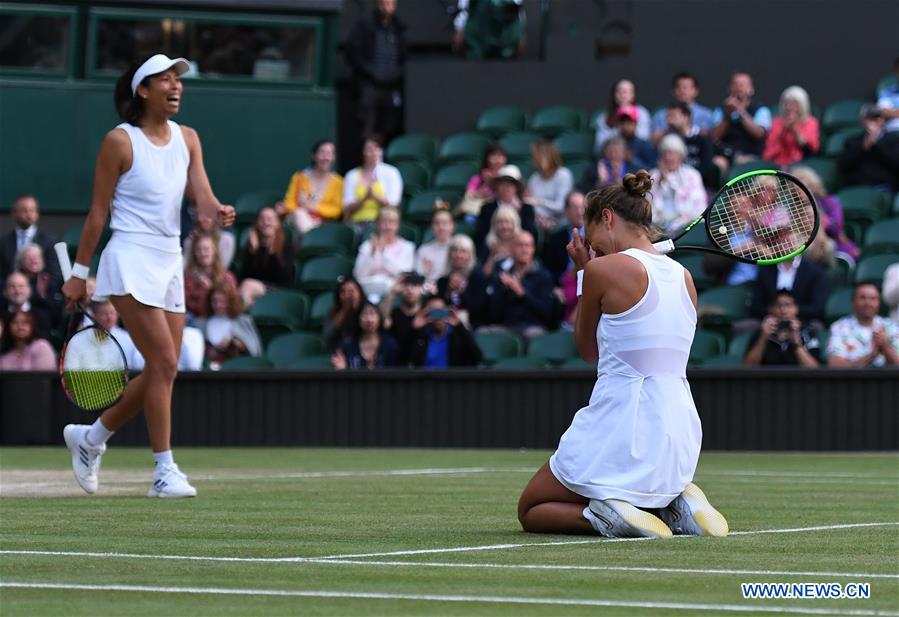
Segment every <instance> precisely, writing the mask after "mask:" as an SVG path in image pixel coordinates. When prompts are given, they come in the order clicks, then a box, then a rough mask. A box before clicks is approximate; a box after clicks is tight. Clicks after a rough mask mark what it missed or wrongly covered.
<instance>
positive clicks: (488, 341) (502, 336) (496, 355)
mask: <svg viewBox="0 0 899 617" xmlns="http://www.w3.org/2000/svg"><path fill="white" fill-rule="evenodd" d="M474 340H475V342H476V343H477V344H478V348H480V350H481V353H482V354H483V360H482V362H483V363H484V364H486V365H488V366H490V365H493V364H496V363H497V362H498V361H499V360H501V359H503V358H514V357H516V356H520V355H521V340H520V339H519V338H518V337H517V336H516V335H514V334H512V333H511V332H480V333H475V335H474Z"/></svg>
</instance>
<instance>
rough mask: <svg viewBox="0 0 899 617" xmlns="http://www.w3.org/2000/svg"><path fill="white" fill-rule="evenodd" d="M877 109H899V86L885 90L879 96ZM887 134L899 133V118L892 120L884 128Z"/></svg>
mask: <svg viewBox="0 0 899 617" xmlns="http://www.w3.org/2000/svg"><path fill="white" fill-rule="evenodd" d="M877 109H891V110H892V109H899V85H895V86H892V87H890V88H884V89H883V90H881V91H880V92H879V93H878V94H877ZM883 130H884V131H886V132H887V133H890V132H892V131H899V118H890V119H889V120H887V122H886V124H885V125H884V127H883Z"/></svg>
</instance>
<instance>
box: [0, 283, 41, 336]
mask: <svg viewBox="0 0 899 617" xmlns="http://www.w3.org/2000/svg"><path fill="white" fill-rule="evenodd" d="M18 311H22V312H23V313H31V314H32V315H34V320H35V322H36V323H37V335H38V336H39V337H41V338H49V336H50V328H51V327H52V326H53V314H52V312H51V310H50V308H49V307H48V306H47V304H46V303H45V302H44V301H43V300H41V299H40V298H35V297H34V296H32V295H31V285H29V284H28V278H27V277H26V276H25V275H24V274H22V273H21V272H13V273H12V274H10V275H9V276H7V277H6V279H4V285H3V297H2V298H0V321H3V322H6V321H7V320H8V319H9V318H10V316H12V314H13V313H16V312H18Z"/></svg>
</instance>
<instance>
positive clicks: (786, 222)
mask: <svg viewBox="0 0 899 617" xmlns="http://www.w3.org/2000/svg"><path fill="white" fill-rule="evenodd" d="M702 221H705V231H706V235H707V236H708V237H709V240H710V241H711V246H710V247H709V246H683V245H680V244H678V240H680V239H681V238H683V237H684V236H685V235H686V234H687V233H688V232H689V231H690V230H691V229H693V228H694V227H696V226H697V225H698V224H699V223H700V222H702ZM819 222H820V219H819V216H818V207H817V205H816V204H815V198H814V197H813V196H812V194H811V192H810V191H809V190H808V189H807V188H806V187H805V185H804V184H802V182H800V181H799V180H797V179H796V178H794V177H793V176H791V175H790V174H787V173H784V172H782V171H777V170H774V169H760V170H757V171H750V172H748V173H745V174H742V175H739V176H737V177H736V178H734V179H733V180H731V181H730V182H728V183H727V184H725V185H724V186H723V187H722V188H721V190H719V191H718V194H717V195H715V198H714V199H713V200H712V203H711V205H710V206H709V207H708V208H706V211H705V212H703V213H702V215H700V216H699V217H698V218H696V220H694V221H692V222H691V223H690V224H689V225H687V226H686V227H685V228H684V230H683V231H682V232H681V233H680V234H678V236H677V237H676V238H673V239H668V240H662V241H660V242H656V243H655V244H653V245H652V246H653V248H655V249H656V250H657V251H659V252H660V253H663V254H666V253H670V252H672V251H679V250H690V251H703V252H706V253H716V254H718V255H726V256H728V257H732V258H734V259H738V260H739V261H742V262H745V263H750V264H756V265H759V266H769V265H772V264H776V263H780V262H782V261H786V260H788V259H792V258H793V257H795V256H796V255H799V254H800V253H802V252H803V251H804V250H805V249H807V248H808V246H809V244H811V241H812V240H813V239H814V237H815V234H817V233H818V224H819Z"/></svg>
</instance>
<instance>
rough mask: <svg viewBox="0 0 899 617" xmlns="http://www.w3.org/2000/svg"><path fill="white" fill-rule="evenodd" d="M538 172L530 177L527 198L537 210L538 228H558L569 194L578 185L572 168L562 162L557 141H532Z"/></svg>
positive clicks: (532, 152)
mask: <svg viewBox="0 0 899 617" xmlns="http://www.w3.org/2000/svg"><path fill="white" fill-rule="evenodd" d="M531 160H532V161H533V162H534V173H532V174H531V177H530V178H528V188H527V192H526V196H527V197H526V198H527V200H528V201H529V202H530V203H531V204H533V206H534V208H535V209H536V213H537V227H539V228H540V229H543V230H545V231H548V230H552V229H555V228H556V227H557V226H558V225H559V223H561V222H562V215H563V210H564V209H565V197H566V196H567V195H568V194H569V193H570V192H571V189H572V188H573V187H574V177H573V176H572V175H571V171H569V169H568V168H567V167H565V166H563V165H562V156H561V155H560V154H559V148H558V147H557V146H556V144H555V143H553V142H551V141H549V140H544V141H538V142H535V143H533V144H531Z"/></svg>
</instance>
